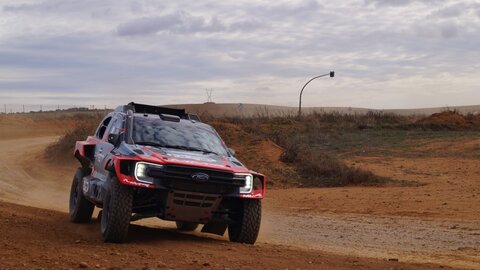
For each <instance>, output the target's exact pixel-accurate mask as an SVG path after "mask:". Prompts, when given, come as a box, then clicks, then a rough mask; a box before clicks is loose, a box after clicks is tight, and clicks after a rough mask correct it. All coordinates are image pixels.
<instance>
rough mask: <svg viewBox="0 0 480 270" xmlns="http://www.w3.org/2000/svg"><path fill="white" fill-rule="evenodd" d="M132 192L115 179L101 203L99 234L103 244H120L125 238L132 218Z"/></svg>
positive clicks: (112, 180)
mask: <svg viewBox="0 0 480 270" xmlns="http://www.w3.org/2000/svg"><path fill="white" fill-rule="evenodd" d="M132 204H133V190H132V189H131V188H130V187H128V186H125V185H122V184H121V183H120V182H119V181H118V179H117V178H116V177H113V178H112V179H111V189H110V191H108V193H107V195H106V196H105V201H104V202H103V210H102V219H101V226H100V227H101V232H102V238H103V241H105V242H113V243H122V242H124V241H125V239H126V238H127V234H128V227H129V226H130V218H131V216H132Z"/></svg>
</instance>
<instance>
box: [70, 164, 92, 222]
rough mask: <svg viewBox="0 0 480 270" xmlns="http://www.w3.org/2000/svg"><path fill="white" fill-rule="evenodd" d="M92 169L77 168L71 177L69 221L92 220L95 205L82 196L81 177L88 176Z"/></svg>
mask: <svg viewBox="0 0 480 270" xmlns="http://www.w3.org/2000/svg"><path fill="white" fill-rule="evenodd" d="M91 172H92V169H90V168H78V169H77V171H76V172H75V176H74V177H73V181H72V187H71V188H70V200H69V208H68V209H69V211H68V213H69V215H70V220H71V221H72V222H75V223H84V222H89V221H90V219H91V218H92V214H93V209H94V208H95V205H94V204H93V203H91V202H90V201H88V200H87V199H86V198H85V196H83V191H82V190H83V177H84V176H87V175H90V173H91Z"/></svg>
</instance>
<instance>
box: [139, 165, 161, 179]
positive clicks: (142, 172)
mask: <svg viewBox="0 0 480 270" xmlns="http://www.w3.org/2000/svg"><path fill="white" fill-rule="evenodd" d="M151 167H155V168H159V169H161V168H163V165H159V164H154V163H147V162H137V164H135V179H137V181H138V182H142V183H147V184H153V181H154V178H153V177H150V176H148V170H149V168H151Z"/></svg>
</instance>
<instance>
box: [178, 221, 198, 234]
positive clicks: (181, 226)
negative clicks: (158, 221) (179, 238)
mask: <svg viewBox="0 0 480 270" xmlns="http://www.w3.org/2000/svg"><path fill="white" fill-rule="evenodd" d="M175 223H176V224H177V229H178V230H179V231H184V232H193V231H195V230H196V229H197V227H198V223H193V222H183V221H177V222H175Z"/></svg>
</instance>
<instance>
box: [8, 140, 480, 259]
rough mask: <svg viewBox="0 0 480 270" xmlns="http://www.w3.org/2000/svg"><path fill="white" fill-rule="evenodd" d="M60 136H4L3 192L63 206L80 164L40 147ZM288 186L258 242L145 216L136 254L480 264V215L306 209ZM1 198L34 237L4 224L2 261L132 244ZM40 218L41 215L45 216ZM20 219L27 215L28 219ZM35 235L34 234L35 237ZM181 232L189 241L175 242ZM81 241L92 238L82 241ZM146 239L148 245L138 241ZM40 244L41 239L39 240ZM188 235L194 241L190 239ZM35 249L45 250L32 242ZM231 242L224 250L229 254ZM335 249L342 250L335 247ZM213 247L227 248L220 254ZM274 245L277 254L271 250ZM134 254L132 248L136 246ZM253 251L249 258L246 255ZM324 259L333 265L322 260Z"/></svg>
mask: <svg viewBox="0 0 480 270" xmlns="http://www.w3.org/2000/svg"><path fill="white" fill-rule="evenodd" d="M54 140H55V137H41V138H22V139H8V140H2V141H0V149H1V151H2V155H0V169H1V170H2V172H3V173H2V174H1V175H0V200H2V201H6V202H12V203H16V204H23V205H28V206H35V207H39V208H45V209H53V210H59V211H62V212H66V207H67V203H66V202H67V197H68V190H69V185H70V178H71V175H70V174H71V173H72V172H73V170H74V165H69V166H52V165H48V166H46V165H42V164H44V163H43V161H42V158H41V157H40V156H39V154H38V153H39V152H41V150H42V149H43V148H44V147H45V146H46V145H47V144H48V143H50V142H52V141H54ZM32 156H33V158H32ZM34 161H35V162H34ZM319 190H320V189H319ZM296 192H298V190H296ZM288 194H289V191H288V190H276V191H274V192H271V193H269V194H267V198H266V199H265V212H264V221H263V225H262V231H261V235H260V240H259V245H258V246H256V247H254V248H253V249H249V248H248V247H245V246H243V245H235V244H230V243H228V242H226V241H225V239H222V238H215V237H209V236H206V235H201V234H194V235H185V234H179V233H177V232H174V231H172V230H171V229H169V228H171V226H170V227H169V225H165V223H161V222H157V221H155V220H147V221H145V222H142V223H140V224H143V225H146V226H148V227H150V229H149V228H147V227H139V226H134V227H133V232H132V235H133V236H132V238H131V241H132V242H133V243H132V244H133V250H135V252H137V253H138V254H143V253H147V254H151V252H152V253H155V254H158V253H161V250H162V249H169V248H181V249H183V250H189V251H190V252H193V254H197V255H198V256H200V258H202V260H197V262H194V261H195V259H182V260H181V263H180V262H179V264H177V265H175V260H174V259H173V258H172V257H171V256H170V257H169V256H166V257H165V260H166V261H168V265H170V267H172V266H173V267H175V266H177V267H181V268H190V267H193V268H197V267H198V268H202V267H205V266H204V265H202V264H205V262H203V260H206V263H207V264H208V265H207V266H213V267H214V268H215V267H216V268H224V267H233V268H241V267H243V266H247V267H248V266H250V267H255V266H260V267H265V268H278V267H280V266H282V267H289V268H292V267H293V268H297V267H300V268H312V269H318V268H322V267H323V268H325V269H329V268H330V269H343V268H345V269H349V268H351V267H359V268H360V269H361V268H362V267H360V266H364V267H365V268H366V269H368V268H378V269H385V268H387V269H388V268H389V267H392V263H396V262H390V261H388V259H394V260H393V261H395V260H397V259H398V260H399V261H400V262H401V264H399V265H393V266H394V267H397V266H398V267H400V266H402V267H405V266H406V267H407V268H416V267H417V265H416V264H413V263H428V262H431V263H435V264H440V265H443V266H451V267H459V268H473V269H480V258H479V256H478V254H480V223H479V222H478V220H468V221H462V220H460V221H459V220H450V221H448V220H442V219H432V218H430V219H425V218H420V217H402V216H391V215H368V214H355V213H337V214H335V213H322V212H318V211H310V210H311V209H306V208H301V207H297V208H291V207H290V208H289V207H282V205H283V204H282V203H286V204H290V205H295V202H293V200H296V203H297V204H298V201H301V200H302V199H303V198H302V197H298V198H289V197H288V196H287V195H288ZM289 200H290V201H289ZM279 201H282V203H279ZM1 206H2V207H1V208H2V209H1V212H0V214H1V216H0V217H1V219H0V220H1V221H2V222H3V223H1V224H0V225H1V226H3V228H4V229H5V232H7V231H8V229H9V228H10V229H11V227H9V226H11V225H9V224H12V223H13V224H16V225H14V226H17V225H18V224H20V228H24V229H25V230H24V231H23V232H18V233H19V234H20V235H23V236H24V237H26V238H27V239H23V240H19V239H18V238H17V240H15V241H16V242H15V241H14V240H13V239H12V238H11V235H8V234H5V235H4V234H3V232H2V235H4V238H3V239H1V241H2V242H3V243H2V244H3V245H4V247H5V249H2V250H3V251H0V256H3V258H0V259H2V260H1V261H4V260H3V259H4V258H5V257H8V255H9V254H11V253H12V252H13V253H14V252H15V251H16V252H19V251H20V250H23V249H24V248H26V247H24V246H22V245H23V244H26V245H29V247H28V249H27V250H29V251H31V252H32V254H36V255H35V256H36V257H35V256H33V258H34V259H32V258H31V257H28V256H25V255H24V256H23V260H24V262H23V263H25V264H27V265H32V264H33V265H35V263H39V264H40V262H42V263H41V265H45V266H47V267H54V265H56V264H55V262H56V263H59V265H61V266H62V267H67V268H68V267H72V266H76V264H78V263H79V262H78V258H77V257H75V256H74V255H72V254H70V253H73V254H76V253H77V252H80V254H84V253H85V256H87V257H88V256H89V255H87V254H86V251H84V249H89V248H92V247H96V248H99V249H100V251H99V253H102V254H103V253H108V252H109V250H121V251H118V252H119V253H121V254H123V253H124V252H128V251H127V250H126V249H127V248H129V247H130V244H129V245H120V246H115V245H104V244H102V243H100V242H99V236H98V224H95V223H92V224H89V225H82V226H78V225H72V224H69V223H68V220H67V218H66V215H65V214H59V213H56V212H48V211H46V212H44V211H42V210H35V209H30V208H21V207H18V206H11V205H9V204H4V203H3V204H1ZM12 207H13V208H17V209H18V211H26V212H27V213H23V214H16V211H12V210H11V208H12ZM313 210H315V209H313ZM17 217H19V218H17ZM20 217H21V218H20ZM36 219H38V222H37V221H36ZM5 220H8V222H5ZM19 220H20V221H19ZM21 220H23V223H22V221H21ZM22 224H23V225H22ZM39 224H43V225H39ZM37 226H40V227H37ZM41 226H45V227H41ZM49 226H50V228H52V227H51V226H53V227H56V226H59V227H62V228H63V229H58V228H55V229H53V230H52V231H51V232H42V233H41V234H40V235H35V231H36V230H42V228H47V227H49ZM77 226H78V227H77ZM64 227H65V228H68V229H65V228H64ZM70 230H73V232H74V234H73V235H69V233H70V232H71V231H70ZM149 233H152V234H154V235H161V236H162V237H160V236H159V237H154V238H153V239H150V240H149V239H147V238H149V237H147V236H146V235H147V234H149ZM53 235H55V236H53ZM31 237H33V238H32V239H28V238H31ZM49 237H53V238H55V237H60V238H66V239H68V240H58V239H56V240H55V241H56V242H55V241H54V242H53V243H55V245H57V244H58V247H57V246H55V247H52V246H50V245H47V244H45V243H44V242H43V241H47V242H48V241H51V240H52V239H50V240H46V239H49ZM177 238H179V239H181V240H182V241H175V239H177ZM78 239H80V240H81V241H80V244H78V245H76V244H75V241H76V240H78ZM82 239H87V240H85V241H83V240H82ZM164 239H168V240H167V242H168V245H164V244H165V243H164ZM185 239H186V240H187V241H186V243H185V242H183V240H185ZM144 240H146V242H147V243H145V244H140V243H138V242H142V241H144ZM219 240H220V241H219ZM32 241H33V243H34V245H33V247H32V246H31V244H32ZM22 243H23V244H22ZM39 243H42V244H40V245H38V244H39ZM188 243H190V244H192V245H191V246H188ZM211 243H214V245H213V246H211ZM152 245H155V246H156V247H155V249H154V251H150V248H151V246H152ZM157 245H159V246H162V248H158V247H157ZM276 245H281V246H276ZM70 246H71V247H70ZM35 247H38V248H37V249H35ZM60 247H61V248H62V249H63V248H65V249H66V250H65V251H64V252H63V253H61V254H63V255H62V256H65V257H67V258H68V260H67V261H66V262H67V263H66V264H63V263H62V259H61V257H58V255H55V254H54V253H53V250H56V249H57V248H60ZM225 249H226V250H227V251H226V253H225V254H224V255H222V254H223V252H224V250H225ZM229 249H231V250H230V251H232V252H230V253H234V254H236V255H237V254H239V255H238V256H236V259H234V260H233V261H229V260H228V258H229V257H228V254H229V252H228V250H229ZM146 250H148V251H146ZM205 250H208V251H205ZM215 250H217V252H215ZM44 252H45V253H44ZM114 252H117V251H114ZM183 252H185V251H183ZM330 252H334V253H336V254H340V255H333V254H330ZM216 253H220V255H219V254H216ZM252 253H255V255H252ZM272 253H273V254H277V253H278V254H277V255H274V256H272ZM69 254H70V255H69ZM90 255H91V254H90ZM99 256H100V255H99ZM129 256H134V255H131V254H129ZM139 256H140V257H138V256H137V258H136V259H135V260H137V261H141V258H142V256H141V255H139ZM145 256H146V257H148V256H147V255H145ZM145 256H144V257H145ZM249 256H252V257H250V258H249ZM44 257H45V258H47V259H45V258H44ZM117 257H119V258H116V257H115V254H114V255H111V256H109V260H107V261H106V262H105V263H103V264H101V267H105V266H112V265H113V266H114V265H121V267H127V268H128V267H131V266H132V265H127V264H125V263H126V262H125V261H124V260H122V259H121V258H120V257H122V256H117ZM194 257H195V256H194ZM35 258H37V259H35ZM82 258H84V257H82ZM241 258H249V259H250V260H257V262H256V263H257V264H252V262H249V263H244V264H241ZM265 258H266V259H265ZM368 258H376V259H368ZM85 260H86V261H88V262H89V263H90V261H92V262H91V263H93V261H94V260H92V259H91V258H88V259H85ZM292 260H293V261H292ZM147 261H148V260H147ZM342 261H343V262H342ZM149 262H150V263H149V266H155V267H158V263H157V264H155V263H154V262H153V261H149ZM219 262H222V263H219ZM403 262H407V264H403ZM52 263H53V264H52ZM198 263H199V264H198ZM323 263H327V264H326V265H324V264H323ZM197 264H198V265H197ZM6 265H7V266H9V267H13V266H17V267H18V266H21V265H15V264H13V263H12V262H10V263H8V264H6ZM430 267H431V265H422V266H421V267H420V268H430ZM436 267H438V266H436ZM20 268H21V267H20ZM0 269H2V265H0Z"/></svg>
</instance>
